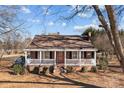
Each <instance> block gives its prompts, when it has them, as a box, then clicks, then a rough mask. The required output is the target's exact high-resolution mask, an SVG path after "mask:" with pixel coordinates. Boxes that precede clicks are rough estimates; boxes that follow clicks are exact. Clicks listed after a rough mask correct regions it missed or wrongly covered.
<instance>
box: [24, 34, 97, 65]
mask: <svg viewBox="0 0 124 93" xmlns="http://www.w3.org/2000/svg"><path fill="white" fill-rule="evenodd" d="M96 51H97V49H96V48H94V46H93V45H92V44H91V42H90V41H89V40H88V39H87V37H85V36H84V37H83V36H79V35H36V36H35V37H34V39H33V40H32V42H31V43H30V45H29V46H28V47H27V48H26V49H25V59H26V64H25V65H26V66H31V65H34V66H51V65H52V66H56V67H57V66H60V65H61V66H65V67H66V66H96Z"/></svg>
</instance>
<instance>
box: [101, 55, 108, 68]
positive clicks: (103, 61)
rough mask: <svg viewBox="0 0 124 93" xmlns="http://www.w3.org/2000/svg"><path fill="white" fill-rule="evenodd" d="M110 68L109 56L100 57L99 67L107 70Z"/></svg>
mask: <svg viewBox="0 0 124 93" xmlns="http://www.w3.org/2000/svg"><path fill="white" fill-rule="evenodd" d="M107 68H108V60H107V57H101V58H100V59H99V69H100V70H106V69H107Z"/></svg>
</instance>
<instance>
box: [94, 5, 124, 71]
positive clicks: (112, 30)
mask: <svg viewBox="0 0 124 93" xmlns="http://www.w3.org/2000/svg"><path fill="white" fill-rule="evenodd" d="M105 7H106V10H107V14H108V18H109V23H110V27H109V25H108V24H107V22H106V20H105V17H104V16H103V14H102V12H101V11H100V9H99V7H98V6H97V5H93V8H94V10H95V11H96V14H97V16H98V19H99V21H100V22H101V24H102V25H103V28H104V29H105V31H106V33H107V35H108V38H109V40H110V43H111V45H112V47H113V48H114V51H115V53H116V56H117V58H118V60H119V62H120V64H121V67H122V70H123V72H124V54H123V48H122V44H121V40H120V37H119V33H118V28H117V23H116V18H115V15H114V10H113V9H112V7H111V6H105Z"/></svg>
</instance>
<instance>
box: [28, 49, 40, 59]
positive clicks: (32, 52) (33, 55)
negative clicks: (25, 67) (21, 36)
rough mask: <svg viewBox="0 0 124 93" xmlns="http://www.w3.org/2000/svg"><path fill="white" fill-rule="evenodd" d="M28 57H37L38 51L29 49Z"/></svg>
mask: <svg viewBox="0 0 124 93" xmlns="http://www.w3.org/2000/svg"><path fill="white" fill-rule="evenodd" d="M27 57H28V58H31V59H37V58H38V51H30V53H28V56H27Z"/></svg>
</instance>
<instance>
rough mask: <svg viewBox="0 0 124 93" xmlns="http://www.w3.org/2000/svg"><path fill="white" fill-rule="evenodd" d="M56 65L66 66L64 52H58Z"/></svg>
mask: <svg viewBox="0 0 124 93" xmlns="http://www.w3.org/2000/svg"><path fill="white" fill-rule="evenodd" d="M56 63H57V65H58V64H64V52H63V51H56Z"/></svg>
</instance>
